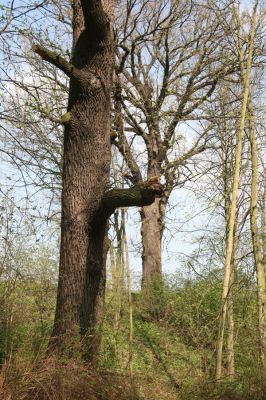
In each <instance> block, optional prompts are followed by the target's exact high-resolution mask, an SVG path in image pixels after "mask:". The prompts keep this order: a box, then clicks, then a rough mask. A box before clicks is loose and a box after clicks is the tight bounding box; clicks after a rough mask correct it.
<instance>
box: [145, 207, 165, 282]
mask: <svg viewBox="0 0 266 400" xmlns="http://www.w3.org/2000/svg"><path fill="white" fill-rule="evenodd" d="M162 235H163V223H162V215H161V212H160V199H156V200H155V202H154V203H153V204H152V205H150V206H146V207H142V209H141V236H142V287H144V286H145V284H147V283H151V282H152V280H153V279H156V277H161V275H162V252H161V248H162Z"/></svg>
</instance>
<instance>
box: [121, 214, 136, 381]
mask: <svg viewBox="0 0 266 400" xmlns="http://www.w3.org/2000/svg"><path fill="white" fill-rule="evenodd" d="M122 226H123V243H124V250H125V266H126V274H127V295H128V307H129V357H128V364H129V372H130V378H131V381H132V379H133V339H134V323H133V302H132V294H131V272H130V265H129V251H128V242H127V235H126V210H125V209H124V208H123V209H122Z"/></svg>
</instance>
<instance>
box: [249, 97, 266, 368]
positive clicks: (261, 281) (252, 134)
mask: <svg viewBox="0 0 266 400" xmlns="http://www.w3.org/2000/svg"><path fill="white" fill-rule="evenodd" d="M249 113H250V118H249V140H250V148H251V165H252V180H251V199H250V226H251V233H252V244H253V253H254V259H255V265H256V274H257V284H258V308H259V310H258V311H259V321H258V325H259V337H260V353H261V362H262V366H263V369H264V371H265V372H266V286H265V269H264V265H263V248H262V241H261V238H260V233H259V227H258V194H259V163H258V148H257V138H256V128H255V120H254V118H255V116H254V110H253V106H252V103H251V100H250V101H249Z"/></svg>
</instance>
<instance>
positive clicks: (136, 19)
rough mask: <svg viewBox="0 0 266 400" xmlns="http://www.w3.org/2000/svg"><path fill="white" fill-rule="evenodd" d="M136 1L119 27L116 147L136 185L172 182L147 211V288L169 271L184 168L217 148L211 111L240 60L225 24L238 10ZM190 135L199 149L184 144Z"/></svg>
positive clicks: (143, 214)
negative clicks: (173, 198)
mask: <svg viewBox="0 0 266 400" xmlns="http://www.w3.org/2000/svg"><path fill="white" fill-rule="evenodd" d="M135 3H136V2H135V1H132V0H128V1H127V2H126V8H125V13H124V14H123V16H121V17H120V18H119V21H118V23H117V26H118V29H117V43H118V46H117V59H118V61H119V62H118V66H117V69H116V73H117V79H116V90H115V93H114V100H115V106H114V129H115V134H116V135H114V136H113V144H114V145H115V146H116V147H117V148H118V150H119V151H120V153H121V154H122V155H123V157H124V158H125V160H126V162H127V165H128V174H127V178H128V180H129V181H131V182H134V183H135V182H141V181H142V180H145V179H146V177H148V179H149V178H151V177H153V176H157V177H159V178H160V179H162V180H163V181H164V182H165V184H164V192H163V196H162V197H161V198H160V199H158V200H156V201H155V202H154V203H153V204H152V205H151V206H148V207H146V206H145V207H143V208H142V209H141V224H142V227H141V234H142V244H143V251H142V260H143V278H142V281H143V284H145V282H149V281H150V280H151V279H152V276H153V275H161V274H162V251H161V250H162V236H163V232H164V227H165V223H164V219H165V213H166V208H167V205H168V202H169V197H170V195H171V193H172V191H173V189H174V188H175V187H177V186H178V185H180V180H183V179H181V176H182V171H184V169H183V168H184V166H186V165H188V163H191V158H192V157H193V156H195V155H196V154H198V153H201V152H202V151H204V150H205V149H206V148H207V147H208V146H209V143H208V142H209V140H210V136H208V132H209V129H210V126H208V127H207V128H206V129H205V126H204V106H205V105H206V104H207V103H208V102H209V101H210V99H211V98H215V89H216V87H217V84H218V83H219V82H220V81H221V80H222V79H224V77H226V76H228V75H230V74H232V73H234V71H236V70H237V68H238V62H237V61H236V58H235V56H234V54H233V52H232V51H231V49H230V45H229V40H228V37H227V36H228V32H229V30H228V29H224V24H223V22H222V21H223V18H225V19H228V18H230V13H229V10H230V6H226V7H222V8H220V7H219V4H218V3H217V2H214V3H213V4H212V6H210V4H209V2H205V1H203V2H200V3H197V4H196V3H195V4H194V3H193V4H192V5H191V8H190V9H188V7H187V4H186V2H178V3H176V2H171V1H163V0H162V1H157V2H153V1H151V2H143V3H141V6H140V7H135ZM168 9H170V10H171V13H170V14H168V13H167V11H168ZM158 15H160V16H161V18H160V19H159V18H158ZM161 21H163V24H162V23H161ZM119 22H120V25H119ZM228 23H229V21H228ZM121 114H122V116H121ZM196 121H197V122H196ZM180 131H181V132H182V131H183V132H184V131H185V132H188V133H187V134H183V133H182V134H181V132H180ZM206 131H207V132H206ZM192 132H193V133H192ZM185 137H186V138H188V142H189V143H192V144H190V145H189V146H187V145H184V141H185V140H184V139H185ZM140 143H142V145H143V146H144V148H143V146H141V147H140ZM143 154H144V155H143ZM192 169H194V168H193V167H192ZM188 171H189V175H190V173H191V171H190V170H189V169H188V170H186V172H188Z"/></svg>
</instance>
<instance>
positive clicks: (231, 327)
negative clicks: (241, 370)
mask: <svg viewBox="0 0 266 400" xmlns="http://www.w3.org/2000/svg"><path fill="white" fill-rule="evenodd" d="M233 246H234V249H233V260H232V265H231V276H230V287H231V289H230V292H229V294H228V339H227V375H228V377H229V378H230V379H233V378H234V377H235V322H234V293H235V290H234V284H235V279H236V274H237V269H238V235H237V223H236V229H235V233H234V244H233Z"/></svg>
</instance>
